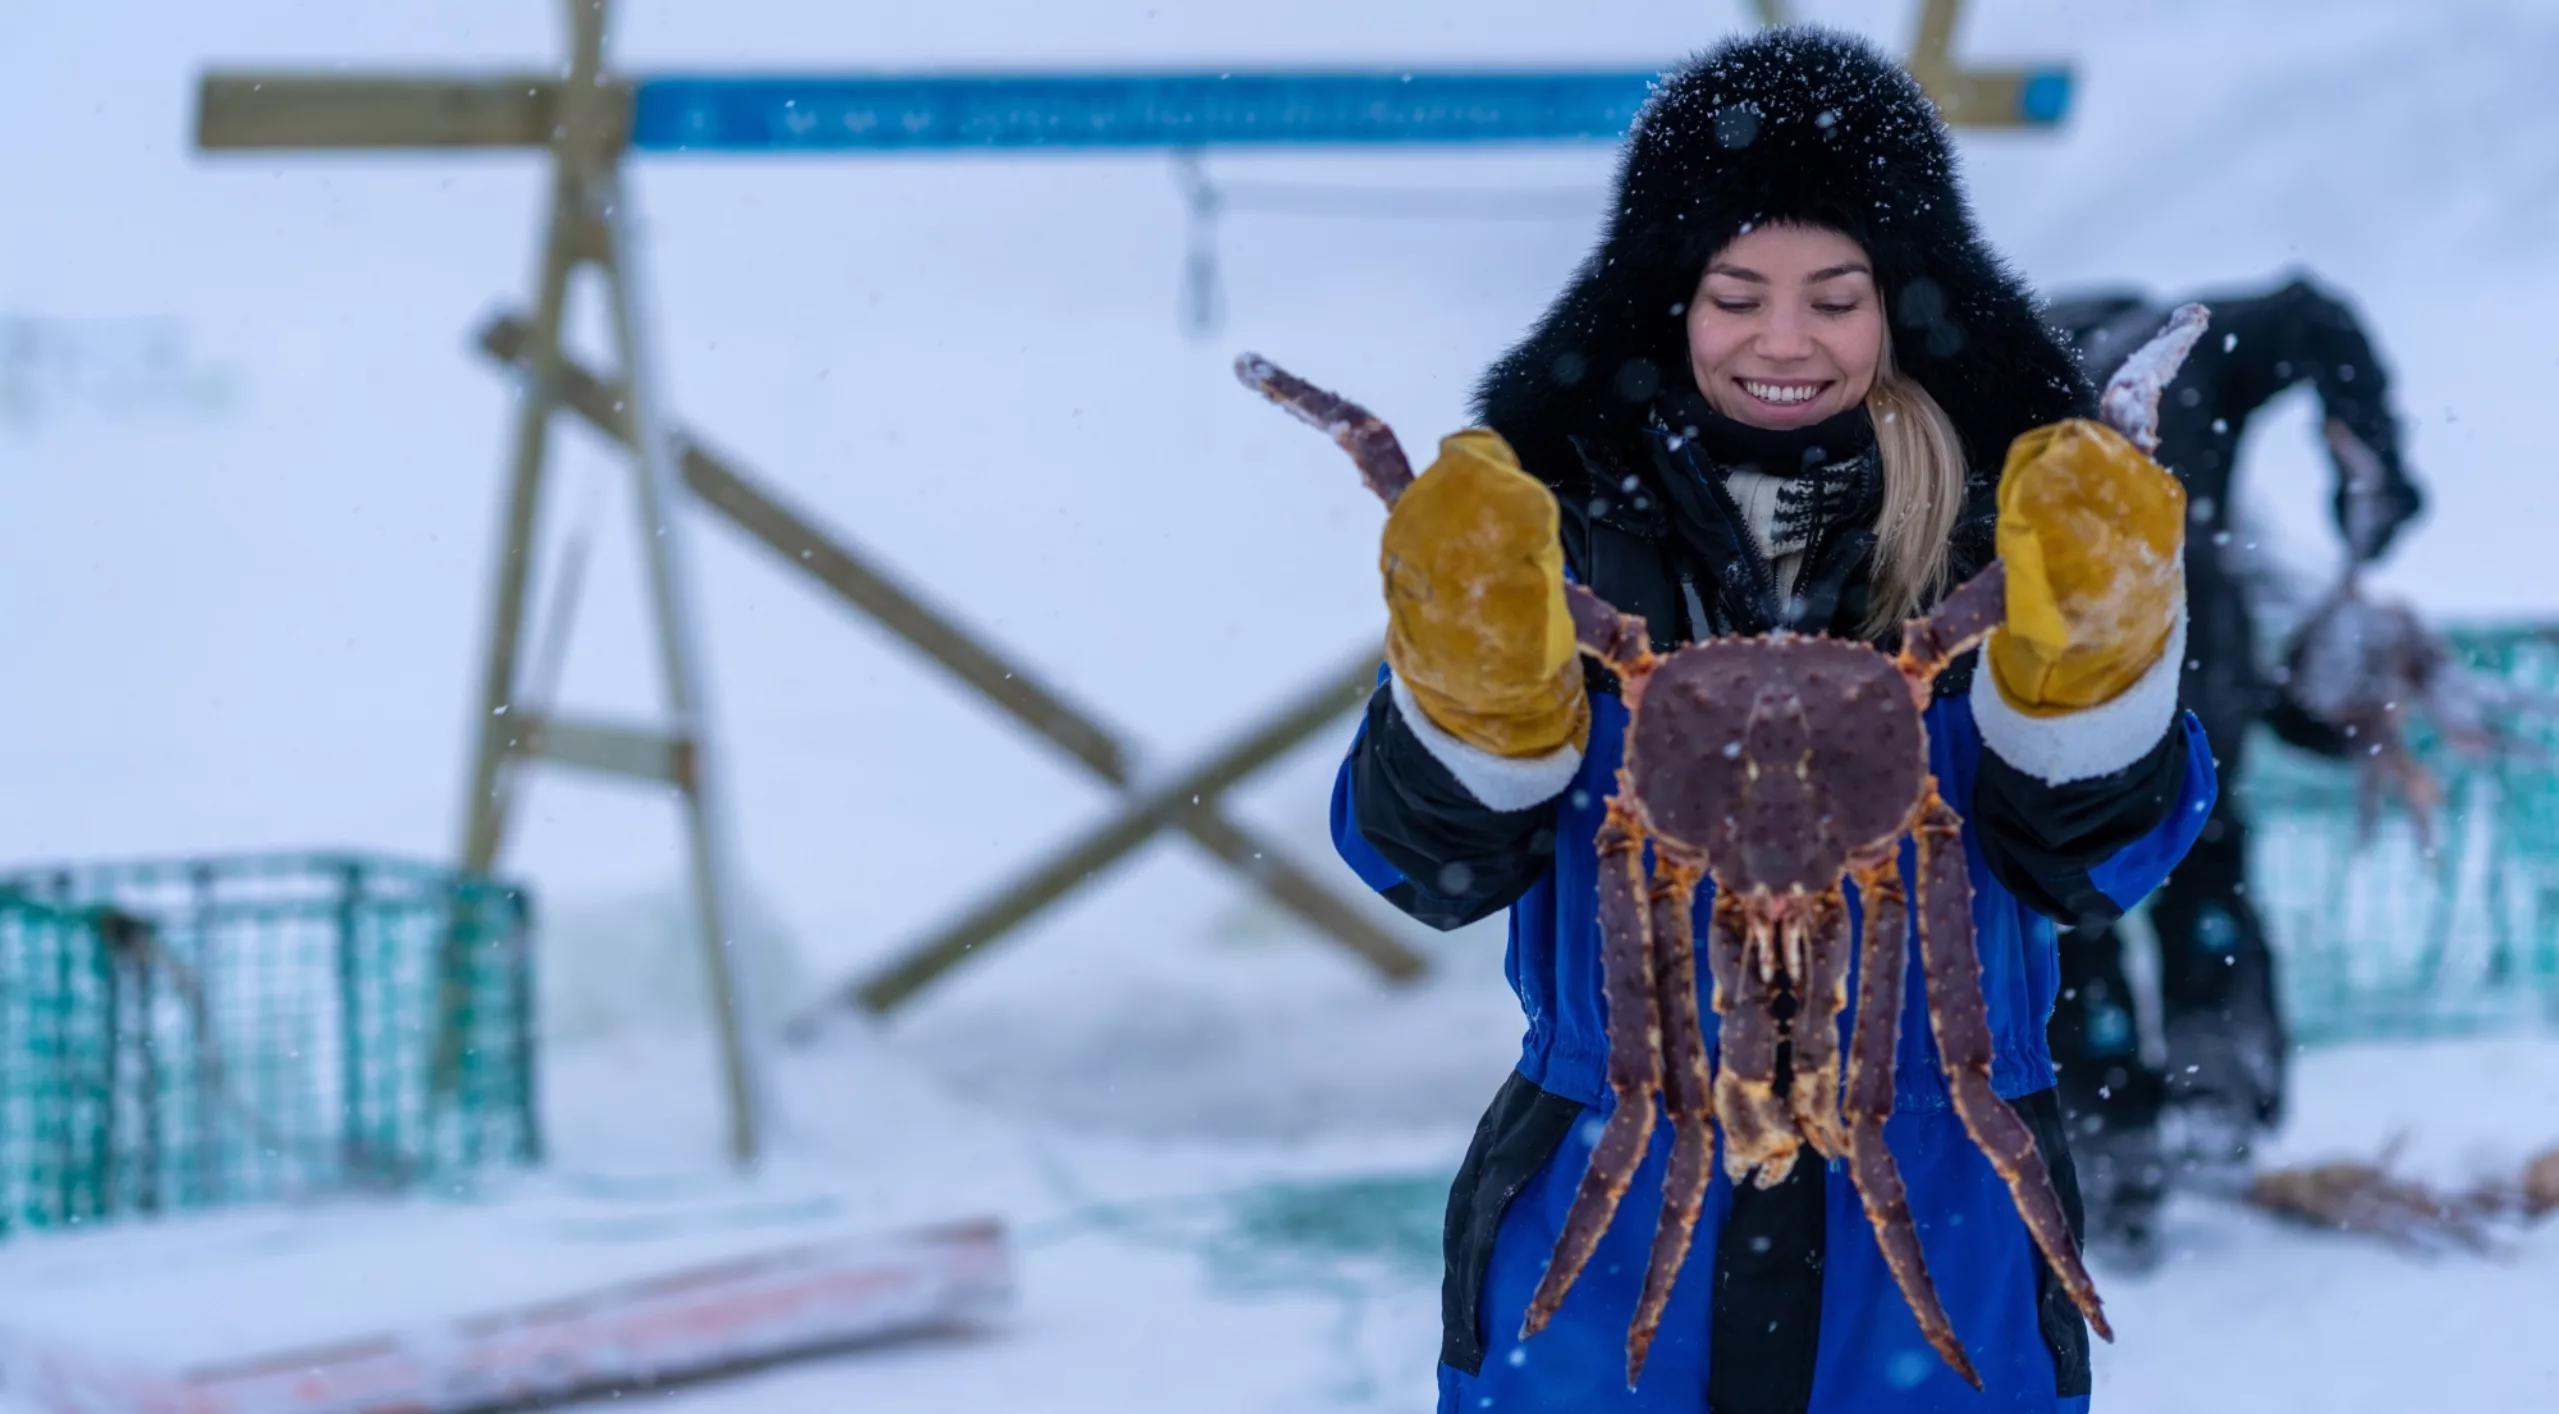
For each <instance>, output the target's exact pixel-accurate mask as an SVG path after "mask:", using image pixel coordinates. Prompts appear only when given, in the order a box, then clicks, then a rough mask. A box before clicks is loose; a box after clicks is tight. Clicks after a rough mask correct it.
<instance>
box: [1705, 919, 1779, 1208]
mask: <svg viewBox="0 0 2559 1414" xmlns="http://www.w3.org/2000/svg"><path fill="white" fill-rule="evenodd" d="M1727 900H1730V902H1731V906H1732V908H1733V910H1734V913H1735V915H1736V916H1735V917H1734V919H1733V921H1732V924H1731V925H1730V926H1727V925H1726V924H1725V923H1724V921H1723V920H1724V908H1725V904H1726V901H1727ZM1776 945H1777V938H1776V918H1775V910H1774V909H1773V907H1771V906H1770V905H1769V903H1768V901H1767V896H1766V895H1765V894H1762V895H1760V896H1759V897H1757V898H1751V897H1735V896H1734V891H1732V890H1729V889H1727V890H1721V891H1719V892H1718V893H1717V894H1716V896H1715V926H1714V927H1712V928H1710V929H1708V931H1707V934H1706V964H1707V967H1708V970H1709V971H1711V972H1712V973H1713V974H1714V978H1715V994H1714V1006H1715V1016H1716V1018H1717V1020H1718V1021H1719V1022H1720V1023H1721V1028H1722V1030H1721V1034H1722V1037H1723V1051H1724V1063H1723V1065H1722V1067H1721V1068H1720V1069H1718V1070H1717V1071H1716V1072H1715V1118H1716V1119H1717V1120H1718V1121H1719V1122H1721V1123H1722V1125H1723V1126H1724V1172H1725V1174H1726V1175H1727V1176H1729V1177H1730V1178H1731V1179H1732V1180H1733V1182H1735V1183H1740V1182H1741V1181H1743V1180H1744V1179H1747V1178H1749V1177H1750V1176H1751V1174H1752V1173H1753V1172H1754V1171H1756V1172H1757V1173H1758V1175H1759V1186H1760V1187H1762V1188H1770V1187H1774V1186H1775V1185H1776V1184H1777V1183H1778V1182H1780V1181H1781V1180H1783V1179H1784V1178H1785V1177H1786V1175H1787V1174H1789V1173H1792V1172H1793V1171H1794V1168H1795V1149H1796V1146H1797V1145H1798V1144H1799V1143H1800V1142H1801V1141H1800V1139H1799V1137H1798V1136H1797V1135H1796V1133H1795V1126H1794V1122H1793V1120H1792V1118H1791V1117H1790V1116H1789V1115H1788V1114H1787V1112H1786V1102H1785V1101H1784V1100H1781V1099H1779V1098H1778V1097H1777V1040H1778V1036H1777V1030H1778V1024H1777V1013H1776V1010H1775V1008H1776V1004H1777V996H1778V992H1777V983H1776V976H1775V972H1776V968H1775V963H1774V959H1773V954H1774V953H1775V951H1776Z"/></svg>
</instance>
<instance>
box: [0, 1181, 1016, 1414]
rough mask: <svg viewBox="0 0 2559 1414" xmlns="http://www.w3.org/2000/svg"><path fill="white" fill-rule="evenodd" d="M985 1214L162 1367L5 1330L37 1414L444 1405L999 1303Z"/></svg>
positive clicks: (949, 1317) (11, 1366)
mask: <svg viewBox="0 0 2559 1414" xmlns="http://www.w3.org/2000/svg"><path fill="white" fill-rule="evenodd" d="M1012 1285H1013V1276H1012V1262H1011V1257H1010V1255H1009V1253H1008V1251H1007V1249H1006V1246H1005V1243H1004V1235H1003V1230H1002V1228H1001V1227H1000V1226H999V1225H998V1224H997V1223H995V1222H994V1221H992V1220H982V1221H975V1222H967V1223H957V1224H951V1225H947V1226H942V1227H935V1228H927V1229H922V1230H918V1231H914V1232H907V1233H898V1234H892V1235H886V1236H878V1237H857V1238H843V1239H837V1240H834V1241H827V1242H816V1243H807V1244H802V1245H799V1246H794V1247H787V1248H781V1249H777V1250H773V1251H768V1252H763V1253H758V1254H755V1255H752V1256H747V1257H741V1258H736V1259H731V1260H727V1261H721V1262H715V1263H711V1264H707V1265H702V1266H696V1267H691V1268H687V1269H684V1270H680V1271H675V1272H671V1273H668V1274H666V1275H664V1276H659V1277H651V1278H644V1279H641V1280H636V1281H628V1282H622V1283H617V1284H614V1285H610V1286H604V1287H599V1288H597V1289H595V1290H593V1291H589V1292H584V1293H581V1294H578V1295H574V1296H570V1297H566V1298H563V1299H558V1300H551V1301H545V1302H541V1303H539V1304H535V1305H529V1306H521V1307H517V1308H514V1309H511V1310H502V1311H493V1312H488V1313H485V1314H478V1315H471V1316H464V1317H460V1318H456V1319H452V1320H447V1321H440V1322H436V1323H433V1324H429V1325H423V1326H419V1327H416V1328H413V1329H409V1330H404V1331H391V1332H385V1333H383V1334H381V1335H378V1336H373V1337H368V1338H365V1339H361V1340H355V1341H342V1342H338V1343H335V1344H331V1345H328V1346H324V1347H314V1348H303V1349H293V1350H278V1351H274V1352H272V1353H261V1354H259V1355H256V1356H254V1357H251V1358H247V1359H242V1360H237V1361H229V1362H225V1363H223V1364H220V1365H208V1366H199V1367H196V1368H190V1369H174V1370H157V1369H152V1368H150V1367H148V1366H147V1365H142V1364H137V1363H135V1362H131V1361H115V1362H108V1361H101V1360H98V1359H94V1358H90V1357H87V1356H84V1355H83V1354H81V1353H80V1352H78V1351H75V1350H71V1349H68V1348H64V1347H61V1346H58V1345H55V1344H52V1343H49V1342H38V1341H34V1340H30V1339H27V1338H23V1337H22V1338H20V1339H18V1340H17V1341H16V1342H14V1348H11V1343H10V1342H7V1341H5V1340H0V1371H5V1372H6V1387H7V1390H8V1392H9V1393H10V1394H11V1395H13V1396H15V1397H17V1398H18V1399H21V1400H24V1401H26V1402H28V1403H31V1404H33V1405H34V1406H35V1407H36V1408H38V1409H42V1410H46V1411H48V1414H391V1411H395V1410H396V1411H402V1414H448V1412H449V1411H463V1410H494V1409H504V1408H509V1407H513V1406H519V1405H523V1404H527V1403H531V1402H535V1401H544V1400H554V1399H558V1398H561V1397H563V1396H569V1395H575V1394H579V1393H587V1392H602V1391H605V1390H610V1389H621V1388H625V1387H629V1386H632V1385H639V1384H651V1383H664V1382H668V1381H674V1380H681V1379H685V1378H688V1377H694V1376H699V1375H704V1374H709V1373H716V1372H718V1371H721V1370H726V1369H732V1368H736V1367H740V1366H746V1365H753V1364H759V1363H763V1362H767V1361H772V1360H776V1359H782V1358H787V1357H790V1356H794V1355H802V1354H817V1353H822V1352H826V1351H831V1350H841V1349H844V1348H846V1347H848V1346H852V1345H856V1344H859V1343H863V1342H868V1341H874V1340H885V1339H889V1338H893V1337H896V1336H900V1335H910V1334H916V1333H920V1332H924V1331H929V1330H935V1329H940V1328H946V1327H951V1326H955V1325H964V1324H967V1323H970V1322H975V1321H982V1320H985V1319H988V1318H991V1317H993V1316H995V1315H997V1314H998V1313H1000V1312H1001V1311H1002V1310H1003V1309H1004V1307H1005V1306H1006V1305H1007V1304H1008V1302H1009V1301H1010V1299H1011V1295H1012Z"/></svg>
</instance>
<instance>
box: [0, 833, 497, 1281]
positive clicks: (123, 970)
mask: <svg viewBox="0 0 2559 1414" xmlns="http://www.w3.org/2000/svg"><path fill="white" fill-rule="evenodd" d="M532 987H533V979H532V970H531V918H530V907H529V904H528V902H527V900H526V897H525V895H524V894H523V892H522V891H521V890H519V889H516V888H514V887H511V886H509V885H506V884H502V883H497V882H493V881H489V880H485V879H478V878H473V877H469V876H460V875H456V874H453V873H451V872H449V871H446V870H442V869H437V868H433V867H429V866H424V865H416V864H409V863H403V862H398V861H391V860H382V859H373V858H358V857H348V856H327V855H300V854H297V855H290V856H274V857H260V858H241V859H221V860H198V861H182V862H170V863H149V864H119V865H104V866H88V867H73V868H60V869H40V870H30V871H25V872H19V873H13V874H7V875H0V1236H5V1235H6V1234H7V1233H9V1232H11V1231H14V1230H16V1229H18V1228H22V1227H59V1226H66V1225H70V1224H75V1223H89V1222H99V1221H104V1220H108V1219H113V1218H119V1217H124V1216H129V1215H133V1214H147V1213H153V1212H163V1211H172V1210H178V1209H187V1208H201V1207H209V1206H213V1205H218V1204H225V1203H239V1202H255V1201H274V1200H291V1199H295V1198H301V1197H307V1196H315V1195H321V1194H335V1193H347V1192H366V1191H370V1192H400V1191H413V1190H419V1189H433V1188H436V1187H439V1186H450V1185H452V1184H455V1183H458V1182H460V1181H462V1180H463V1179H465V1178H467V1176H469V1175H470V1174H471V1173H473V1172H474V1171H476V1170H480V1169H482V1168H484V1167H486V1166H489V1165H493V1164H518V1163H529V1162H532V1161H533V1160H535V1159H536V1158H537V1157H538V1155H539V1149H540V1137H539V1133H538V1131H537V1129H536V1124H535V1111H534V1098H533V1073H534V1072H533V1065H534V1051H533V1035H532V1024H533V995H532Z"/></svg>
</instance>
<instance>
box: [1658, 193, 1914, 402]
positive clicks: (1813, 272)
mask: <svg viewBox="0 0 2559 1414" xmlns="http://www.w3.org/2000/svg"><path fill="white" fill-rule="evenodd" d="M1883 352H1884V313H1883V307H1882V301H1881V300H1880V299H1879V298H1878V297H1877V296H1876V293H1875V272H1874V269H1873V268H1872V267H1871V266H1870V265H1868V264H1867V261H1866V252H1865V250H1864V249H1862V248H1861V247H1860V246H1859V245H1858V244H1857V243H1856V242H1855V241H1852V240H1850V239H1849V238H1848V237H1846V236H1843V235H1841V234H1840V233H1839V232H1837V231H1830V230H1824V229H1822V228H1820V227H1817V226H1762V227H1759V228H1758V229H1756V230H1751V231H1746V232H1744V233H1742V234H1741V235H1740V236H1738V237H1735V238H1734V240H1733V242H1732V244H1730V245H1728V246H1725V247H1724V248H1723V249H1722V250H1719V251H1717V252H1716V253H1715V255H1714V258H1713V259H1711V260H1709V261H1707V262H1706V273H1705V274H1704V275H1703V276H1701V277H1700V278H1699V280H1698V282H1697V292H1696V294H1695V295H1693V296H1691V297H1690V299H1689V301H1688V367H1689V372H1690V374H1691V375H1692V376H1694V377H1695V378H1696V379H1697V391H1699V392H1700V393H1703V394H1705V395H1706V402H1707V404H1708V405H1709V406H1711V407H1713V408H1714V409H1715V410H1716V411H1717V412H1720V413H1722V414H1724V415H1725V416H1726V417H1729V418H1733V419H1735V420H1736V421H1740V422H1746V423H1749V424H1750V425H1751V426H1753V427H1772V428H1773V427H1808V426H1810V425H1812V424H1813V423H1816V422H1819V421H1821V420H1822V419H1823V418H1826V417H1830V416H1832V415H1833V414H1836V413H1841V412H1845V411H1847V410H1848V409H1850V408H1852V407H1855V406H1857V405H1858V404H1859V403H1861V402H1864V401H1865V399H1866V393H1867V390H1869V389H1871V388H1872V387H1874V386H1875V366H1876V364H1878V363H1879V362H1881V361H1882V359H1883Z"/></svg>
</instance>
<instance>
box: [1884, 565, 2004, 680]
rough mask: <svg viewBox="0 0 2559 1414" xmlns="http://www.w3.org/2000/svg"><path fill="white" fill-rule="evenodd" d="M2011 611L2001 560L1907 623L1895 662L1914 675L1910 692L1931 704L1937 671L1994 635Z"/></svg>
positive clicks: (1894, 663)
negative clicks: (1993, 631)
mask: <svg viewBox="0 0 2559 1414" xmlns="http://www.w3.org/2000/svg"><path fill="white" fill-rule="evenodd" d="M2006 617H2008V567H2007V566H2006V565H2004V564H2002V563H2000V562H1999V561H1997V560H1993V561H1991V562H1990V564H1989V565H1988V566H1986V567H1985V568H1983V570H1982V571H1981V573H1979V574H1976V575H1974V576H1973V577H1972V578H1970V579H1968V580H1965V581H1964V582H1963V585H1962V586H1961V587H1960V588H1958V589H1956V590H1955V592H1953V593H1952V594H1949V595H1947V596H1946V597H1945V598H1943V599H1940V600H1938V601H1937V607H1936V608H1934V609H1931V610H1929V611H1928V615H1927V617H1925V618H1917V619H1912V620H1911V621H1909V622H1908V623H1906V624H1903V625H1902V633H1901V652H1900V653H1899V654H1898V655H1897V656H1895V657H1894V659H1893V666H1894V667H1897V668H1899V669H1901V672H1902V676H1903V677H1905V678H1908V679H1909V680H1910V691H1911V696H1912V697H1913V698H1915V699H1916V700H1917V701H1918V703H1919V706H1920V709H1921V710H1922V711H1925V710H1927V707H1928V698H1929V694H1930V692H1931V691H1932V690H1933V689H1934V688H1935V687H1936V684H1937V675H1938V674H1939V673H1941V672H1944V671H1945V670H1946V665H1947V664H1948V663H1950V662H1953V661H1954V660H1955V658H1956V656H1957V655H1959V654H1961V653H1962V652H1963V651H1964V650H1965V649H1968V648H1970V647H1972V646H1973V645H1974V644H1976V643H1979V642H1981V641H1982V639H1984V638H1986V637H1988V636H1989V634H1990V631H1991V630H1992V629H1995V628H1997V627H1999V624H2000V621H2001V620H2002V619H2005V618H2006Z"/></svg>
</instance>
